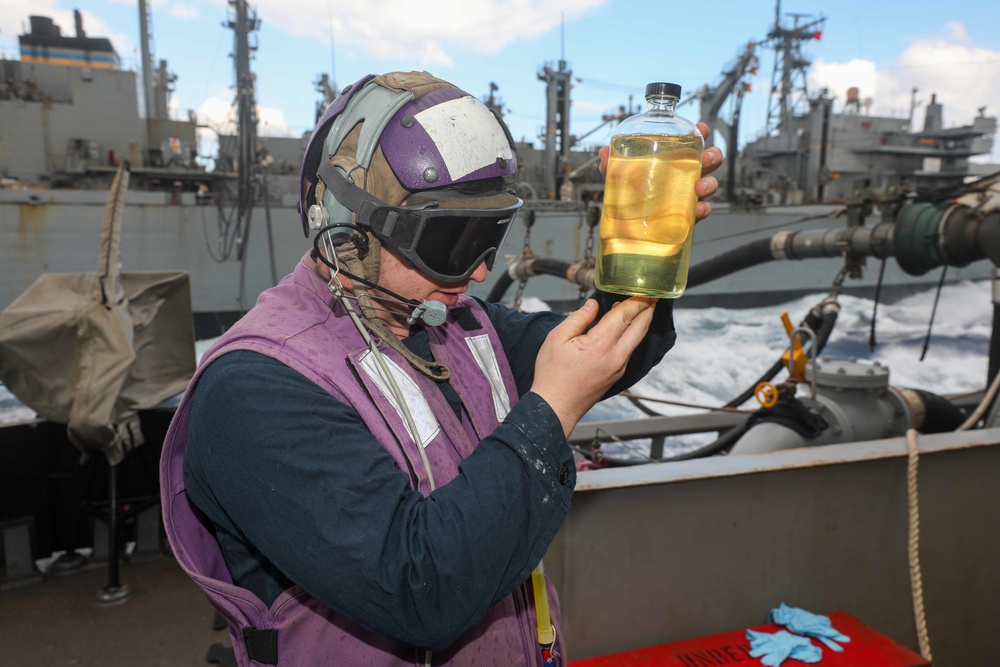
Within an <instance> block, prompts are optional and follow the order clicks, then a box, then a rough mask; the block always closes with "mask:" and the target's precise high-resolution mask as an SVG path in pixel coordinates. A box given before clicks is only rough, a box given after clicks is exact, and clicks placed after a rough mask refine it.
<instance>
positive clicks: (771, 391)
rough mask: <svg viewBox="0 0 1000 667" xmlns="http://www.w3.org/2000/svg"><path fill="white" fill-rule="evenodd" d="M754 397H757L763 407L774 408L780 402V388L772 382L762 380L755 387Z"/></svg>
mask: <svg viewBox="0 0 1000 667" xmlns="http://www.w3.org/2000/svg"><path fill="white" fill-rule="evenodd" d="M754 398H756V399H757V402H758V403H760V405H761V407H764V408H773V407H774V406H775V404H776V403H777V402H778V388H777V387H775V386H774V385H773V384H771V383H770V382H761V383H760V384H759V385H757V388H756V389H754Z"/></svg>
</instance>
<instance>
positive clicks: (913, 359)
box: [0, 281, 992, 423]
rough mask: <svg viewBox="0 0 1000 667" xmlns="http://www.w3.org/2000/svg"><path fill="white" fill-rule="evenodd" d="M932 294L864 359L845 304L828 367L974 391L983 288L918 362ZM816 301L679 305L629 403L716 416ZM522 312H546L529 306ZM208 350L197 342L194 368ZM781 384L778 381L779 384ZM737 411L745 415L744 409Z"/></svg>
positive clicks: (857, 319)
mask: <svg viewBox="0 0 1000 667" xmlns="http://www.w3.org/2000/svg"><path fill="white" fill-rule="evenodd" d="M935 293H936V290H928V291H926V292H922V293H919V294H916V295H914V296H911V297H908V298H906V299H904V300H902V301H899V302H897V303H894V304H891V305H887V304H880V305H879V306H878V309H877V317H876V328H875V333H876V342H877V344H876V346H875V349H874V351H871V350H869V349H868V339H869V332H870V327H871V320H872V313H873V311H874V310H875V304H874V303H873V302H872V301H871V300H869V299H860V298H856V297H850V296H843V297H841V298H840V305H841V311H840V315H839V317H838V320H837V326H836V328H835V330H834V333H833V335H832V336H831V338H830V341H829V343H828V344H827V347H826V349H825V350H824V354H825V355H829V356H831V357H834V358H841V359H844V358H849V357H853V358H856V359H858V360H860V361H863V362H869V363H870V362H874V361H879V362H880V363H882V364H883V365H884V366H887V367H888V368H889V369H890V382H891V383H892V384H893V385H896V386H904V387H914V388H920V389H926V390H928V391H931V392H934V393H937V394H949V393H959V392H965V391H974V390H977V389H981V388H982V387H983V385H984V384H985V381H986V367H987V361H986V355H987V352H988V346H989V339H990V330H991V326H992V309H991V307H990V306H991V295H990V284H989V282H987V281H980V282H965V283H958V284H954V285H948V286H946V287H945V288H944V289H943V290H942V292H941V297H940V299H939V301H938V305H937V312H936V314H935V318H934V324H933V328H932V336H931V339H930V345H929V348H928V350H927V353H926V355H925V358H924V360H923V361H920V356H921V353H922V349H923V345H924V337H925V335H926V332H927V326H928V322H929V321H930V315H931V310H932V308H933V306H934V300H935ZM822 297H823V295H816V296H812V297H803V298H801V299H796V300H794V301H791V302H789V303H786V304H782V305H780V306H769V307H765V308H747V309H738V310H737V309H724V308H700V309H689V308H684V301H683V298H682V299H680V300H679V301H678V302H677V304H676V310H675V322H676V326H677V331H678V339H677V344H676V345H675V346H674V349H672V350H671V351H670V352H669V353H668V354H667V355H666V357H665V358H664V360H663V362H662V363H660V365H659V366H657V367H656V368H655V369H653V371H652V372H651V373H650V374H649V375H648V376H647V377H646V378H645V379H643V380H642V381H641V382H639V383H638V384H637V385H636V386H635V387H633V388H632V391H633V393H635V394H638V395H642V396H650V397H654V398H658V399H666V400H670V401H678V402H682V403H691V404H696V405H704V406H719V405H722V404H724V403H726V402H727V401H729V400H730V399H732V398H733V397H734V396H736V395H737V394H739V393H740V392H741V391H743V390H744V389H745V388H747V387H749V386H751V385H752V384H753V383H754V382H755V381H756V380H757V379H758V378H759V377H760V375H761V373H763V372H764V371H765V370H767V368H769V367H770V366H771V365H772V364H773V363H774V361H775V360H777V359H778V358H779V357H780V355H781V354H782V352H783V351H784V349H785V346H786V345H787V344H788V337H787V335H786V333H785V330H784V327H783V325H782V323H781V318H780V316H781V312H782V311H787V312H788V314H789V317H790V318H791V320H792V322H793V323H794V324H798V323H799V322H801V321H802V319H803V318H804V317H805V315H806V314H807V312H808V311H809V309H810V308H812V307H813V306H815V305H816V304H818V303H819V302H820V300H821V299H822ZM524 305H525V306H526V309H530V310H542V309H546V308H547V305H546V304H544V303H543V302H539V301H538V300H537V299H532V300H530V301H527V300H526V303H525V304H524ZM213 342H214V339H213V340H203V341H198V343H197V346H196V353H197V356H198V358H200V357H201V355H202V354H204V352H205V350H206V349H207V348H208V347H209V346H210V345H211V344H212V343H213ZM783 377H784V375H783V374H779V376H778V379H782V378H783ZM649 405H650V406H651V407H653V408H654V409H655V410H656V411H658V412H660V413H662V414H667V415H674V414H690V413H693V412H700V410H698V409H696V408H690V407H683V406H673V405H668V404H662V403H649ZM744 407H747V408H752V407H754V406H753V405H752V401H751V404H747V405H745V406H744ZM641 415H642V412H641V411H640V410H639V409H638V408H636V407H635V406H633V405H632V404H631V403H630V402H629V401H628V400H627V399H624V398H620V397H619V398H613V399H611V400H609V401H605V402H603V403H601V404H599V405H598V406H596V407H595V408H594V409H593V410H591V411H590V412H589V413H588V414H587V416H586V417H585V420H587V421H594V420H612V419H624V418H628V417H637V416H641ZM33 417H34V412H33V411H31V410H30V409H29V408H27V407H25V406H23V405H21V404H20V403H19V402H18V401H17V400H16V398H14V397H13V396H12V395H11V394H10V392H8V391H7V389H6V388H5V387H3V385H0V423H9V422H14V421H20V420H22V419H31V418H33Z"/></svg>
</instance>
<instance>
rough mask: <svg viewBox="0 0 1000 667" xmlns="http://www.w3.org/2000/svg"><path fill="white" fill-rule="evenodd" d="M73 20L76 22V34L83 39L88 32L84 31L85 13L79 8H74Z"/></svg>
mask: <svg viewBox="0 0 1000 667" xmlns="http://www.w3.org/2000/svg"><path fill="white" fill-rule="evenodd" d="M73 21H74V22H75V23H76V36H77V37H78V38H81V39H82V38H84V37H86V36H87V33H86V32H84V31H83V14H81V13H80V10H79V9H74V10H73Z"/></svg>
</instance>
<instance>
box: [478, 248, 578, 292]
mask: <svg viewBox="0 0 1000 667" xmlns="http://www.w3.org/2000/svg"><path fill="white" fill-rule="evenodd" d="M515 266H518V265H516V264H515ZM572 266H573V263H572V262H567V261H566V260H564V259H554V258H552V257H536V258H534V259H532V260H529V261H528V262H526V263H525V264H524V266H523V267H522V268H524V271H525V274H526V276H527V277H531V276H555V277H557V278H564V279H565V278H566V275H567V273H568V272H569V270H570V268H572ZM513 282H514V277H513V276H511V275H510V270H507V271H504V272H503V273H502V274H501V275H500V277H499V278H497V281H496V282H495V283H493V287H492V288H491V289H490V293H489V294H488V295H487V296H486V300H487V301H491V302H494V303H496V302H499V301H502V300H503V297H504V294H506V293H507V290H508V289H509V288H510V286H511V285H512V284H513Z"/></svg>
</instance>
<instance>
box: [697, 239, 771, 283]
mask: <svg viewBox="0 0 1000 667" xmlns="http://www.w3.org/2000/svg"><path fill="white" fill-rule="evenodd" d="M774 258H775V257H774V252H773V251H772V250H771V239H770V238H766V239H759V240H757V241H751V242H750V243H747V244H744V245H741V246H740V247H738V248H733V249H732V250H729V251H727V252H724V253H722V254H721V255H716V256H715V257H713V258H711V259H706V260H705V261H703V262H699V263H698V264H695V265H694V266H692V267H691V269H690V270H689V271H688V281H687V286H688V287H689V288H691V287H697V286H698V285H703V284H704V283H708V282H711V281H713V280H716V279H717V278H721V277H722V276H727V275H729V274H730V273H736V272H737V271H742V270H743V269H748V268H750V267H751V266H757V265H758V264H766V263H767V262H770V261H773V260H774Z"/></svg>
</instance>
